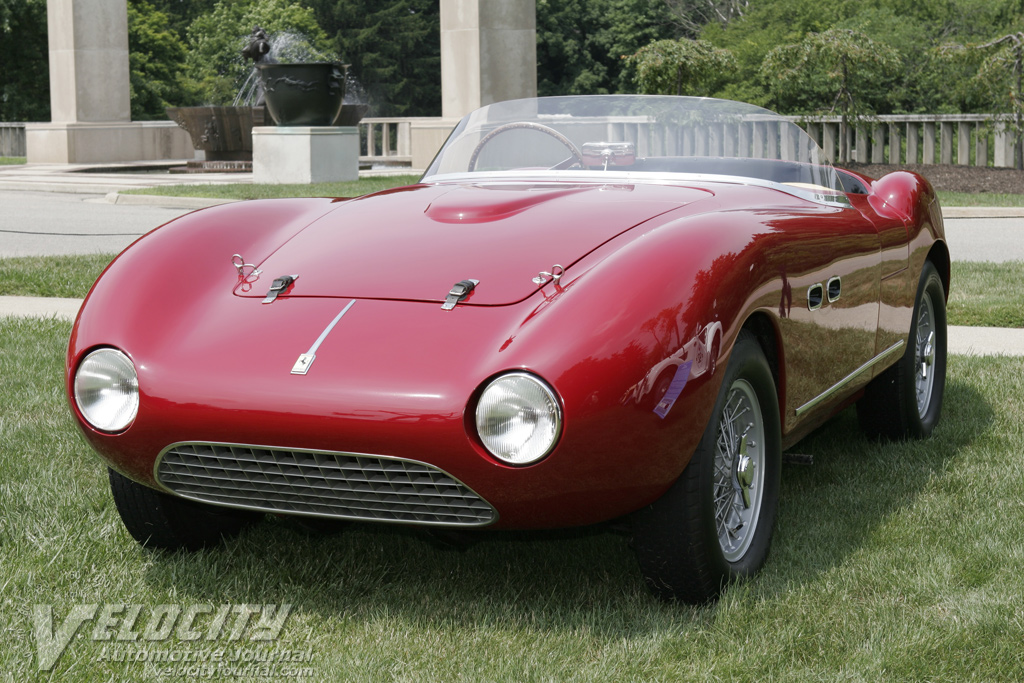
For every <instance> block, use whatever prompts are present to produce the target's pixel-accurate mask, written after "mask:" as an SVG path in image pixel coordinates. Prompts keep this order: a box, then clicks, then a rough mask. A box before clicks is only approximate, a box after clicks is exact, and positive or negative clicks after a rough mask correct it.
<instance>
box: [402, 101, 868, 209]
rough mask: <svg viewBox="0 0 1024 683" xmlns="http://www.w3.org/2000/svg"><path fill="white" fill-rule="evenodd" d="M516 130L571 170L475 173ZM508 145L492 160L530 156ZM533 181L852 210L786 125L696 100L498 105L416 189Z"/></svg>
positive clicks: (466, 129)
mask: <svg viewBox="0 0 1024 683" xmlns="http://www.w3.org/2000/svg"><path fill="white" fill-rule="evenodd" d="M522 122H527V123H528V124H530V125H527V126H525V127H534V128H537V129H540V128H545V129H548V130H543V131H540V132H541V133H547V135H546V136H543V135H540V133H533V134H532V135H534V136H535V139H537V140H543V139H544V138H547V139H548V140H549V141H550V143H547V142H545V143H544V144H550V145H553V146H554V148H556V149H561V150H562V151H563V152H564V153H565V154H567V155H568V157H569V158H568V159H567V160H566V162H569V161H573V162H574V163H573V167H572V168H563V167H562V164H557V165H556V166H558V167H557V168H555V167H551V166H548V167H536V166H530V165H528V166H515V165H514V163H513V167H512V168H500V167H499V168H493V167H492V168H488V167H483V168H480V169H479V170H478V169H477V168H476V167H475V164H476V161H477V158H478V157H480V156H483V155H482V154H481V148H482V147H484V146H490V145H491V142H492V140H499V139H500V138H501V137H502V135H501V133H503V132H504V131H505V129H513V128H517V127H524V126H522V125H512V124H522ZM499 129H501V130H499ZM595 130H601V131H604V132H605V133H606V135H605V137H607V138H608V139H605V140H600V139H599V140H594V139H593V137H594V131H595ZM505 137H507V138H508V139H507V141H506V144H505V145H504V146H505V148H506V149H507V150H508V151H507V152H506V153H505V155H504V156H503V155H502V152H501V146H500V145H496V146H495V148H496V150H497V152H496V154H492V156H496V158H497V161H498V162H505V161H507V160H509V159H512V158H513V157H515V158H521V157H522V156H523V154H524V153H527V152H528V150H529V146H528V145H527V146H525V147H526V149H527V152H524V145H523V144H518V145H514V144H512V141H513V136H511V135H509V136H505ZM561 138H567V139H565V140H563V139H561ZM572 138H575V140H572ZM566 142H568V143H569V145H568V146H566ZM531 143H532V139H531ZM758 146H760V147H758ZM573 147H575V150H576V151H575V152H574V151H572V148H573ZM595 149H596V150H598V151H599V152H600V151H602V150H603V151H604V153H605V156H603V157H601V158H602V159H604V160H605V161H604V166H603V168H601V167H600V166H594V165H592V164H591V162H593V161H594V159H595V157H594V156H593V154H594V150H595ZM580 150H586V151H585V152H580ZM488 152H491V150H488ZM615 157H621V159H617V158H615ZM609 159H611V161H609ZM747 161H750V162H752V163H746V162H747ZM563 163H565V162H563ZM584 163H585V164H586V165H585V167H584V166H583V164H584ZM491 165H492V166H493V165H494V162H493V161H492V162H491ZM645 166H646V167H647V168H645ZM751 169H761V173H760V174H758V175H755V174H753V173H752V171H751ZM723 170H724V171H726V172H722V171H723ZM768 170H770V171H771V172H770V173H767V172H766V171H768ZM745 173H749V174H745ZM773 176H774V177H773ZM783 177H785V178H786V180H785V181H784V180H782V178H783ZM533 179H536V180H540V181H544V182H556V181H565V182H574V183H579V182H585V183H595V182H596V183H612V184H614V183H624V182H625V183H654V184H679V183H681V182H683V183H728V184H744V185H753V186H758V187H768V188H772V189H775V190H779V191H782V192H785V193H787V194H790V195H793V196H796V197H800V198H802V199H805V200H807V201H811V202H814V203H818V204H825V205H830V206H842V207H847V206H850V201H849V198H848V197H847V196H846V190H845V188H844V187H843V184H842V180H841V176H840V175H839V173H838V172H837V171H836V170H835V168H834V167H833V166H832V164H831V163H830V162H829V160H828V158H827V157H826V155H825V153H824V152H823V151H822V150H821V148H820V147H819V146H818V144H817V143H816V142H815V141H814V140H813V139H812V138H811V137H810V136H809V135H808V134H807V133H806V132H805V131H804V130H803V129H802V128H800V127H799V126H798V125H796V123H795V122H794V119H793V118H791V117H782V116H780V115H778V114H776V113H774V112H771V111H769V110H767V109H763V108H761V107H757V106H754V105H750V104H745V103H742V102H734V101H731V100H720V99H715V98H703V97H676V96H662V95H575V96H559V97H541V98H531V99H523V100H509V101H504V102H496V103H494V104H490V105H487V106H485V107H482V108H480V109H478V110H476V111H474V112H471V113H470V114H468V115H467V116H465V117H463V119H462V120H461V121H460V122H459V124H458V125H457V126H456V127H455V129H454V130H453V131H452V133H451V135H449V137H448V139H447V141H446V142H445V144H444V145H443V146H442V148H441V150H440V151H439V152H438V153H437V156H436V157H435V158H434V160H433V162H432V163H431V164H430V166H429V167H428V168H427V170H426V172H425V173H424V174H423V177H422V178H421V180H420V182H423V183H449V182H459V183H461V182H473V183H491V182H504V183H508V182H516V181H527V180H533Z"/></svg>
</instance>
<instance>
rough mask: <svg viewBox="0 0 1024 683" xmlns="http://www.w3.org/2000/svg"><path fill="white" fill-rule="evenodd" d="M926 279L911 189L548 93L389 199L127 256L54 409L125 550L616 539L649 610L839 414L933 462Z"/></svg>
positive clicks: (138, 247)
mask: <svg viewBox="0 0 1024 683" xmlns="http://www.w3.org/2000/svg"><path fill="white" fill-rule="evenodd" d="M949 263H950V261H949V253H948V250H947V248H946V244H945V242H944V237H943V227H942V214H941V211H940V209H939V205H938V202H937V201H936V199H935V193H934V192H933V191H932V188H931V187H930V185H929V184H928V182H927V181H926V180H925V179H924V178H922V177H920V176H918V175H915V174H913V173H906V172H898V173H893V174H891V175H888V176H885V177H884V178H881V179H879V180H872V179H870V178H866V177H863V176H861V175H858V174H856V173H851V172H849V171H843V170H838V169H834V168H833V167H832V165H831V164H829V162H828V161H827V159H826V158H825V156H824V154H823V153H822V151H821V150H820V149H819V148H818V146H817V144H815V142H814V141H813V140H812V139H811V138H810V137H808V136H807V135H806V134H805V133H804V132H803V131H802V130H801V129H800V128H798V127H797V126H796V125H794V124H793V123H790V122H788V121H786V120H783V119H781V118H779V117H778V116H776V115H774V114H772V113H771V112H769V111H767V110H764V109H760V108H758V107H753V106H750V105H745V104H739V103H736V102H727V101H722V100H713V99H700V98H683V97H645V96H618V95H614V96H588V97H556V98H542V99H533V100H520V101H512V102H501V103H497V104H493V105H490V106H487V107H484V108H483V109H480V110H479V111H476V112H474V113H472V114H470V115H469V116H467V117H466V118H465V119H464V120H463V121H462V122H461V123H460V124H459V125H458V127H457V128H456V129H455V131H454V132H453V133H452V135H451V137H450V138H449V139H448V141H447V142H446V143H445V145H444V147H443V148H442V149H441V151H440V153H439V154H438V155H437V158H436V159H435V160H434V162H433V163H432V164H431V166H430V168H429V169H428V170H427V172H426V173H425V174H424V176H423V178H422V180H421V181H420V182H419V183H417V184H416V185H412V186H409V187H402V188H398V189H393V190H389V191H385V192H379V193H377V194H373V195H368V196H365V197H359V198H356V199H330V198H326V199H282V200H265V201H249V202H239V203H236V204H231V205H226V206H220V207H215V208H210V209H205V210H202V211H197V212H195V213H192V214H189V215H187V216H184V217H182V218H179V219H178V220H175V221H173V222H171V223H169V224H167V225H165V226H163V227H161V228H159V229H157V230H154V231H153V232H151V233H149V234H148V235H146V236H145V237H143V238H141V239H140V240H138V241H137V242H136V243H135V244H133V245H132V246H131V247H129V248H128V249H127V250H126V251H125V252H124V253H122V254H121V255H120V256H119V257H118V258H117V259H116V260H115V261H114V262H113V263H112V264H111V265H110V267H109V268H107V270H106V272H105V273H104V274H103V275H102V276H101V277H100V279H99V280H98V281H97V282H96V284H95V286H94V287H93V289H92V291H91V292H90V293H89V296H88V298H87V299H86V301H85V304H84V306H83V307H82V310H81V313H80V314H79V317H78V320H77V322H76V323H75V326H74V331H73V333H72V335H71V341H70V346H69V349H68V357H67V391H68V395H69V397H70V402H71V407H72V410H73V411H74V414H75V417H76V418H77V420H78V423H79V425H80V427H81V430H82V432H83V433H84V434H85V437H86V439H88V441H89V443H90V444H91V445H92V446H93V448H95V449H96V451H98V452H99V454H100V455H101V456H102V457H103V458H104V459H105V460H106V462H107V464H108V465H109V467H110V481H111V488H112V490H113V496H114V500H115V502H116V504H117V508H118V511H119V512H120V514H121V517H122V519H123V520H124V523H125V526H126V527H127V528H128V530H129V532H131V534H132V536H134V537H135V538H136V539H137V540H138V541H139V542H140V543H142V544H143V545H145V546H149V547H157V548H180V547H185V548H194V547H197V546H202V545H205V544H208V543H210V542H214V541H216V540H218V539H220V538H222V537H224V536H227V535H231V534H234V533H236V532H238V531H239V530H240V529H241V528H242V527H243V526H244V525H245V524H246V523H248V522H250V521H252V519H253V518H254V517H257V516H258V515H259V514H261V513H268V512H269V513H274V514H280V515H296V516H304V517H307V518H321V519H323V518H326V519H338V520H366V521H374V522H391V523H398V524H416V525H425V526H431V527H448V528H449V529H451V528H455V529H463V530H472V529H476V528H494V529H499V528H500V529H536V528H552V527H571V526H579V525H589V524H595V523H599V522H605V521H608V520H628V521H629V522H630V523H631V527H630V528H631V529H632V534H633V543H634V546H635V548H636V552H637V556H638V559H639V564H640V569H641V572H642V574H643V576H644V578H645V580H646V582H647V584H648V585H649V586H650V588H651V589H652V590H653V591H654V593H655V594H657V595H658V596H660V597H663V598H666V599H678V600H684V601H690V602H700V601H705V600H708V599H711V598H713V597H715V596H716V595H717V594H718V592H719V591H720V590H721V588H722V586H723V585H725V584H726V583H728V582H729V581H730V580H733V579H735V578H736V577H741V576H746V575H750V574H752V573H754V572H756V571H757V570H758V568H760V567H761V566H762V564H763V563H764V562H765V558H766V555H767V553H768V546H769V543H770V540H771V536H772V527H773V525H774V522H775V516H776V509H777V503H778V492H779V477H780V463H781V461H782V453H783V451H784V450H785V449H787V448H789V447H791V446H792V445H793V444H795V443H796V442H797V441H798V440H799V439H800V438H801V437H802V436H804V435H806V434H807V433H808V432H810V431H811V430H812V429H814V428H816V427H818V426H819V425H821V424H822V423H823V422H824V421H825V420H827V419H828V418H829V417H831V416H832V415H834V414H835V413H836V412H837V411H839V410H841V409H843V408H844V407H846V406H848V405H850V404H851V403H853V402H856V403H857V411H858V415H859V417H860V422H861V424H862V425H863V427H864V429H865V430H867V432H868V433H870V434H871V435H875V436H883V437H886V438H894V439H899V438H904V437H925V436H928V435H929V433H930V432H931V431H932V429H933V427H934V426H935V424H936V422H937V421H938V419H939V412H940V408H941V404H942V394H943V386H944V381H945V356H946V315H945V303H946V296H947V293H948V291H949V271H950V267H949Z"/></svg>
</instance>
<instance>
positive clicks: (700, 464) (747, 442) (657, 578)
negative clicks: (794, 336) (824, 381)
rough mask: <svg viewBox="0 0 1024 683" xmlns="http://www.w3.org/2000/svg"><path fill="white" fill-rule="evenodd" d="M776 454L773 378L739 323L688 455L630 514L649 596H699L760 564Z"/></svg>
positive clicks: (771, 520) (774, 500)
mask: <svg viewBox="0 0 1024 683" xmlns="http://www.w3.org/2000/svg"><path fill="white" fill-rule="evenodd" d="M781 462H782V457H781V434H780V426H779V404H778V395H777V394H776V391H775V382H774V380H773V378H772V373H771V369H770V368H769V366H768V361H767V359H766V358H765V356H764V353H763V351H762V350H761V347H760V346H759V345H758V343H757V341H756V340H755V338H754V337H753V335H751V334H749V333H747V332H741V333H740V336H739V338H738V339H737V340H736V344H735V346H734V347H733V351H732V354H731V357H730V359H729V364H728V366H727V368H726V371H725V375H724V377H723V380H722V388H721V389H720V390H719V393H718V399H717V401H716V402H715V408H714V411H713V412H712V415H711V420H710V422H709V423H708V426H707V428H706V429H705V431H704V436H703V437H702V438H701V441H700V444H699V445H698V447H697V450H696V451H695V452H694V454H693V457H692V458H691V460H690V463H689V464H688V465H687V466H686V469H685V470H684V471H683V473H682V475H681V476H680V477H679V479H678V480H677V481H676V483H675V484H673V485H672V488H670V489H669V490H668V491H667V492H666V493H665V495H664V496H662V497H661V498H660V499H659V500H657V501H655V502H654V503H653V504H651V505H649V506H648V507H646V508H644V509H642V510H640V511H638V512H637V513H636V514H635V515H634V517H633V533H634V539H633V540H634V548H635V549H636V553H637V559H638V561H639V563H640V570H641V572H642V573H643V576H644V580H645V581H646V583H647V585H648V587H649V588H650V589H651V591H652V592H653V593H654V594H655V595H656V596H658V597H659V598H661V599H663V600H670V601H675V600H681V601H684V602H688V603H694V604H699V603H703V602H707V601H708V600H712V599H714V598H715V597H717V596H718V594H719V593H720V591H721V590H722V588H723V586H725V585H727V584H728V583H730V582H732V581H734V580H736V579H738V578H741V577H746V576H751V575H753V574H754V573H756V572H757V571H758V570H759V569H760V568H761V566H762V565H763V564H764V562H765V559H766V558H767V556H768V547H769V545H770V544H771V536H772V527H773V526H774V524H775V514H776V510H777V508H778V495H779V479H780V473H781Z"/></svg>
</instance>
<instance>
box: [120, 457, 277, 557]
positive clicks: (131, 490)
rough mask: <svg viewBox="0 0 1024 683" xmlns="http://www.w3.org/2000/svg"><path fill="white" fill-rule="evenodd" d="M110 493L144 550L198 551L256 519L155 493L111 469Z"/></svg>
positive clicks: (256, 515)
mask: <svg viewBox="0 0 1024 683" xmlns="http://www.w3.org/2000/svg"><path fill="white" fill-rule="evenodd" d="M110 492H111V493H112V494H113V496H114V504H115V505H116V506H117V512H118V513H119V514H120V515H121V521H122V522H124V526H125V528H126V529H128V533H130V534H131V535H132V538H134V539H135V540H136V541H137V542H138V543H139V545H141V546H143V547H146V548H154V549H160V550H179V549H184V550H198V549H199V548H202V547H204V546H208V545H213V544H215V543H218V542H220V541H221V540H222V539H224V538H231V537H232V536H237V535H238V534H239V533H240V532H241V531H242V529H244V528H245V527H246V526H247V525H248V524H251V523H252V522H253V521H255V520H257V519H259V517H260V515H259V514H258V513H254V512H248V511H245V510H235V509H232V508H222V507H216V506H213V505H204V504H202V503H196V502H193V501H191V500H185V499H184V498H178V497H177V496H172V495H170V494H167V493H163V492H161V491H156V490H154V489H151V488H149V487H148V486H143V485H142V484H139V483H136V482H134V481H132V480H131V479H129V478H128V477H125V476H123V475H121V474H118V473H117V472H115V471H114V470H110Z"/></svg>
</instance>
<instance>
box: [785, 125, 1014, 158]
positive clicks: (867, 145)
mask: <svg viewBox="0 0 1024 683" xmlns="http://www.w3.org/2000/svg"><path fill="white" fill-rule="evenodd" d="M787 118H789V120H790V121H794V122H796V123H797V124H799V125H800V126H802V127H803V128H804V129H805V130H806V131H807V132H808V134H810V136H811V137H812V138H814V140H815V141H816V142H817V143H818V144H819V145H821V147H822V149H823V150H825V152H826V154H829V155H830V157H831V159H832V160H833V161H835V162H837V163H841V162H843V161H855V162H858V163H864V164H896V165H904V164H958V165H961V166H988V165H990V164H991V165H992V166H997V167H1010V168H1012V167H1013V163H1014V159H1013V145H1014V140H1015V136H1014V134H1013V131H1012V130H1010V128H1009V124H1010V118H1009V117H1008V116H1006V115H993V114H938V115H930V114H913V115H910V114H904V115H892V116H875V117H871V118H865V119H861V120H860V121H856V122H852V123H851V124H850V125H849V126H848V127H847V131H846V136H847V140H846V146H845V147H846V149H847V150H848V153H847V154H842V153H841V150H840V149H839V142H840V140H839V138H840V135H841V134H840V129H841V121H840V117H838V116H822V117H787Z"/></svg>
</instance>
